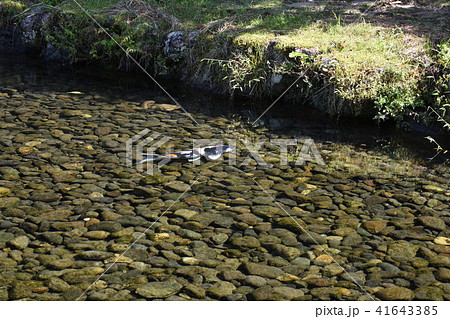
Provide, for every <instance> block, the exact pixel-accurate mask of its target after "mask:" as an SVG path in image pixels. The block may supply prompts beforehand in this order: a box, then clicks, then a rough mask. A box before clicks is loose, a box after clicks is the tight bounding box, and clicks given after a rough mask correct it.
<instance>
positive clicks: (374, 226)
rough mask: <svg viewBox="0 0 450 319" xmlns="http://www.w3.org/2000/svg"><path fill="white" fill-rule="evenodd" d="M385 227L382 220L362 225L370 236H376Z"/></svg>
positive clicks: (385, 223)
mask: <svg viewBox="0 0 450 319" xmlns="http://www.w3.org/2000/svg"><path fill="white" fill-rule="evenodd" d="M386 226H387V222H385V221H382V220H371V221H367V222H365V223H364V227H365V228H366V229H367V230H368V231H369V232H370V233H372V234H378V233H379V232H381V231H382V230H383V229H385V228H386Z"/></svg>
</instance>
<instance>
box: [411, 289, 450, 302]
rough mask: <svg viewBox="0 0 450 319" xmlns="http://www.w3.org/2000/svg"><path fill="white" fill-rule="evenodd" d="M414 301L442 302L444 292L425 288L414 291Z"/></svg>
mask: <svg viewBox="0 0 450 319" xmlns="http://www.w3.org/2000/svg"><path fill="white" fill-rule="evenodd" d="M414 294H415V299H417V300H429V301H443V300H444V298H443V295H444V291H443V290H442V289H441V288H439V287H432V286H425V287H420V288H417V289H416V290H414Z"/></svg>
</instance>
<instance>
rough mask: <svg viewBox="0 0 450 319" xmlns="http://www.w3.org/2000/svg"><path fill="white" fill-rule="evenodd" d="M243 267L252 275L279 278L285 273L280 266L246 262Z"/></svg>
mask: <svg viewBox="0 0 450 319" xmlns="http://www.w3.org/2000/svg"><path fill="white" fill-rule="evenodd" d="M243 268H244V269H245V271H246V272H247V273H249V274H250V275H256V276H261V277H264V278H277V277H278V276H280V275H281V274H282V273H283V271H282V270H281V269H279V268H276V267H272V266H267V265H262V264H257V263H252V262H247V263H244V264H243Z"/></svg>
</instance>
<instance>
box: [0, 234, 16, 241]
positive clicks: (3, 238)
mask: <svg viewBox="0 0 450 319" xmlns="http://www.w3.org/2000/svg"><path fill="white" fill-rule="evenodd" d="M13 238H14V234H11V233H0V242H8V241H10V240H12V239H13Z"/></svg>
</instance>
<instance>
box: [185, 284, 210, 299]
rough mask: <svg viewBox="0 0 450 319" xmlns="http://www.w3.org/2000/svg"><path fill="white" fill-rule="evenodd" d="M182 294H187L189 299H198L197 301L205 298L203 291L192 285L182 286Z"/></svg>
mask: <svg viewBox="0 0 450 319" xmlns="http://www.w3.org/2000/svg"><path fill="white" fill-rule="evenodd" d="M183 292H185V293H186V294H188V295H189V296H191V297H194V298H198V299H203V298H205V296H206V291H205V289H203V288H201V287H198V286H196V285H193V284H187V285H186V286H184V287H183Z"/></svg>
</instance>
